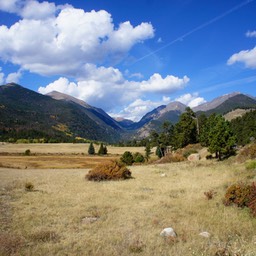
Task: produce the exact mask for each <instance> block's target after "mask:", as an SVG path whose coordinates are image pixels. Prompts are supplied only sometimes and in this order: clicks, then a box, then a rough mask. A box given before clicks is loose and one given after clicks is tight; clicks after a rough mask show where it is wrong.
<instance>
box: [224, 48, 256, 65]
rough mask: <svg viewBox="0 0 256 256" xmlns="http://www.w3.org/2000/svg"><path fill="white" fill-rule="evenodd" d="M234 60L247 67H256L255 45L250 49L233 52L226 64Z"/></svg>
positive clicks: (233, 62)
mask: <svg viewBox="0 0 256 256" xmlns="http://www.w3.org/2000/svg"><path fill="white" fill-rule="evenodd" d="M236 62H242V63H244V65H245V66H246V67H247V68H253V69H254V68H256V46H255V47H254V48H253V49H251V50H244V51H240V52H239V53H235V54H233V55H232V56H231V57H230V58H229V59H228V62H227V64H228V65H232V64H235V63H236Z"/></svg>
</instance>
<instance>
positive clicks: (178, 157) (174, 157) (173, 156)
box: [157, 153, 186, 164]
mask: <svg viewBox="0 0 256 256" xmlns="http://www.w3.org/2000/svg"><path fill="white" fill-rule="evenodd" d="M182 161H186V158H185V157H184V156H183V155H182V154H179V153H170V154H167V155H166V156H164V157H162V158H161V159H159V160H158V161H157V162H158V163H162V164H164V163H175V162H182Z"/></svg>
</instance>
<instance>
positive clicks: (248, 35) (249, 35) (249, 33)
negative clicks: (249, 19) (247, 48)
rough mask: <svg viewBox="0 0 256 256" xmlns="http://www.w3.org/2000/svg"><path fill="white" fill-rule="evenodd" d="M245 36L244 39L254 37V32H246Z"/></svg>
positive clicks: (255, 34)
mask: <svg viewBox="0 0 256 256" xmlns="http://www.w3.org/2000/svg"><path fill="white" fill-rule="evenodd" d="M245 35H246V37H256V30H254V31H247V32H246V34H245Z"/></svg>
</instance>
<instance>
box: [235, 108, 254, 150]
mask: <svg viewBox="0 0 256 256" xmlns="http://www.w3.org/2000/svg"><path fill="white" fill-rule="evenodd" d="M231 129H232V131H233V132H234V134H235V135H236V137H237V143H238V144H239V145H243V146H244V145H246V144H248V143H250V142H251V141H253V140H256V110H252V111H249V112H247V113H246V114H244V115H243V116H242V117H237V118H236V119H233V120H231Z"/></svg>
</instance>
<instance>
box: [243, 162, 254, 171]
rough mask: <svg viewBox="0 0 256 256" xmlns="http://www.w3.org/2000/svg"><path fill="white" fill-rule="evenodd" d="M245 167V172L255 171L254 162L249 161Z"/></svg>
mask: <svg viewBox="0 0 256 256" xmlns="http://www.w3.org/2000/svg"><path fill="white" fill-rule="evenodd" d="M245 167H246V169H247V170H253V169H256V160H251V161H249V162H247V163H246V165H245Z"/></svg>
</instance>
